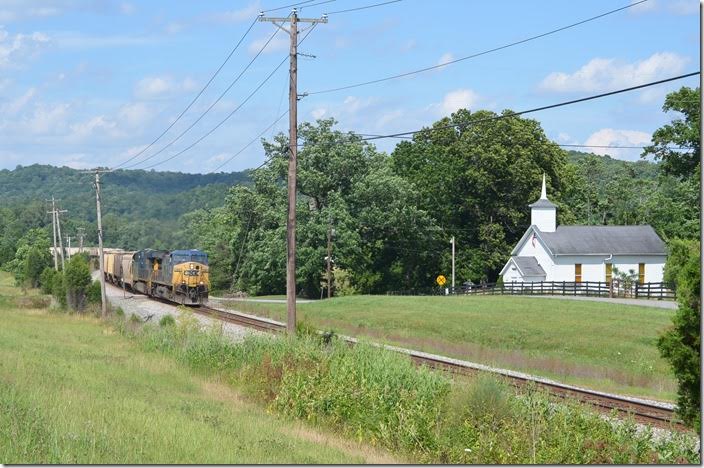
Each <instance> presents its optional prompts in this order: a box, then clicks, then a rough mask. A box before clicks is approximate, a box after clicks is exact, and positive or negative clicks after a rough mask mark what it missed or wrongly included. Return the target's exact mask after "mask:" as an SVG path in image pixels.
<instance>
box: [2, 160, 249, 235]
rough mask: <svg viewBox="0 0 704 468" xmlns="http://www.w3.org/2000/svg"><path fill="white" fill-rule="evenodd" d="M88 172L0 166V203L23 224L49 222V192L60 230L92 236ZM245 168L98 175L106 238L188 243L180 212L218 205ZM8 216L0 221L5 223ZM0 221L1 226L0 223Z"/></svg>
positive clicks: (242, 177)
mask: <svg viewBox="0 0 704 468" xmlns="http://www.w3.org/2000/svg"><path fill="white" fill-rule="evenodd" d="M93 178H94V176H93V175H92V174H86V173H83V172H82V171H79V170H75V169H71V168H68V167H54V166H49V165H39V164H35V165H32V166H26V167H24V166H18V167H17V168H15V169H14V170H7V169H4V170H0V200H2V202H1V203H0V206H2V207H3V208H7V209H9V210H11V211H12V212H13V213H14V214H13V216H14V217H15V218H17V219H23V222H22V223H23V227H24V228H31V227H42V226H50V225H51V216H50V215H48V214H46V210H47V207H48V206H49V203H47V202H46V200H47V199H51V197H52V196H54V197H55V198H57V199H59V200H60V201H59V204H60V207H61V208H62V209H66V210H68V213H66V214H65V215H63V219H64V221H63V224H62V227H63V232H64V233H66V234H69V235H72V236H75V234H76V231H77V228H78V227H83V228H85V231H86V242H87V243H89V244H93V243H94V242H97V231H96V224H95V223H96V211H95V191H94V189H93ZM249 180H250V179H249V176H248V173H247V172H246V171H244V172H232V173H218V174H185V173H180V172H157V171H144V170H118V171H115V172H112V173H106V174H103V175H102V176H101V189H102V190H101V194H102V200H101V201H102V214H103V224H104V232H105V234H104V239H105V244H106V245H109V246H111V247H122V248H130V249H138V248H145V247H153V248H177V247H183V248H186V247H189V246H188V245H185V244H184V242H185V241H184V239H185V236H184V235H183V232H182V231H183V226H181V223H180V222H179V218H180V217H181V216H182V215H183V214H185V213H188V212H190V211H194V210H196V209H199V208H206V209H210V208H214V207H217V206H222V205H223V203H224V201H225V196H226V195H227V192H228V190H229V188H230V187H231V186H233V185H237V184H243V183H248V182H249ZM6 222H7V220H6V221H5V223H6ZM3 224H4V223H3V222H2V221H0V229H2V228H3Z"/></svg>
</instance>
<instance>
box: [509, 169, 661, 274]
mask: <svg viewBox="0 0 704 468" xmlns="http://www.w3.org/2000/svg"><path fill="white" fill-rule="evenodd" d="M530 209H531V215H530V218H531V220H530V224H531V226H530V227H529V228H528V230H527V231H526V233H525V234H523V237H521V240H519V241H518V244H517V245H516V247H515V248H514V249H513V251H512V252H511V258H509V260H508V262H506V265H505V266H504V267H503V269H502V270H501V273H500V275H501V276H502V277H503V281H504V283H510V282H539V281H568V282H577V283H581V282H584V281H600V282H610V281H611V279H612V271H613V268H614V267H616V268H618V270H619V271H622V272H628V271H629V270H633V271H634V272H636V273H637V274H638V282H639V283H641V284H643V283H660V282H662V280H663V269H664V267H665V260H666V258H667V252H666V250H665V243H664V242H663V241H662V239H660V237H659V236H658V235H657V234H656V233H655V230H654V229H653V228H652V227H651V226H649V225H642V226H557V206H556V205H555V204H554V203H552V202H551V201H550V200H548V197H547V194H546V188H545V175H543V188H542V191H541V194H540V199H538V201H536V202H535V203H533V204H532V205H530Z"/></svg>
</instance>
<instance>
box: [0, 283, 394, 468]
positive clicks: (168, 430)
mask: <svg viewBox="0 0 704 468" xmlns="http://www.w3.org/2000/svg"><path fill="white" fill-rule="evenodd" d="M0 280H1V281H2V282H3V285H2V286H1V287H0V463H13V464H15V463H18V464H25V463H29V464H45V463H54V464H56V463H61V464H66V463H78V464H93V463H99V464H138V463H147V464H160V463H169V464H195V463H203V464H235V463H246V464H253V463H276V464H286V463H365V462H366V463H393V462H394V459H393V458H391V457H389V456H388V455H385V454H384V453H381V452H379V451H377V450H375V449H371V448H368V447H367V448H365V447H363V446H361V445H359V444H357V443H356V442H350V441H346V440H343V439H340V438H338V437H336V436H333V435H328V434H324V433H321V432H319V431H317V430H314V429H311V428H308V427H306V426H305V425H303V424H301V423H297V422H291V421H287V420H283V419H280V418H277V417H275V416H273V415H270V414H268V413H267V412H266V411H265V409H264V408H263V407H259V406H256V405H254V404H252V403H249V402H247V401H244V400H242V398H240V396H239V395H238V394H237V393H236V392H234V391H233V390H232V389H231V388H229V387H227V386H226V385H224V384H221V383H218V382H217V381H214V380H209V379H206V378H202V377H199V376H194V375H192V373H191V372H190V371H189V370H188V369H187V368H185V367H184V366H182V365H180V364H178V363H176V362H175V361H173V360H171V359H168V358H165V357H163V356H161V355H159V354H155V353H146V352H143V351H140V349H139V348H138V347H137V345H136V344H135V343H134V342H131V341H130V340H128V339H127V338H124V337H122V336H120V335H117V334H115V333H114V332H113V331H112V329H111V328H109V327H107V326H105V325H104V324H102V323H101V322H99V321H98V320H96V319H88V318H77V317H75V316H74V317H72V316H66V315H64V314H58V313H47V312H46V311H45V310H40V309H17V308H16V307H15V306H14V305H13V302H14V299H13V298H11V297H8V296H7V295H4V294H3V293H5V294H6V293H7V292H8V291H10V290H11V288H9V287H8V285H7V276H6V275H4V276H2V277H0Z"/></svg>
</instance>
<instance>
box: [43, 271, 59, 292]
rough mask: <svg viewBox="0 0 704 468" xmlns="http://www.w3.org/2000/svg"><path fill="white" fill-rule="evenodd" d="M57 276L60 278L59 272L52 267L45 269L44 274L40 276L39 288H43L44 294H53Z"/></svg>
mask: <svg viewBox="0 0 704 468" xmlns="http://www.w3.org/2000/svg"><path fill="white" fill-rule="evenodd" d="M57 276H59V272H58V271H56V270H54V269H53V268H52V267H46V268H44V271H42V274H41V275H40V276H39V286H40V287H41V291H42V293H44V294H51V292H52V291H53V289H54V281H55V280H56V277H57Z"/></svg>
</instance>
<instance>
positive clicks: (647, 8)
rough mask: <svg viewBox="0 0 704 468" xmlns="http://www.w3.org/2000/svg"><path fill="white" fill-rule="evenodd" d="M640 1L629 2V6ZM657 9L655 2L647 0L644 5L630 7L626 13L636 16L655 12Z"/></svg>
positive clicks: (655, 0)
mask: <svg viewBox="0 0 704 468" xmlns="http://www.w3.org/2000/svg"><path fill="white" fill-rule="evenodd" d="M640 1H641V0H631V3H630V4H631V5H633V4H634V3H638V2H640ZM657 8H658V2H657V0H649V1H646V2H644V3H638V5H636V6H634V7H631V8H629V9H628V12H629V13H630V14H632V15H638V14H641V13H648V12H651V11H655V10H656V9H657Z"/></svg>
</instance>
